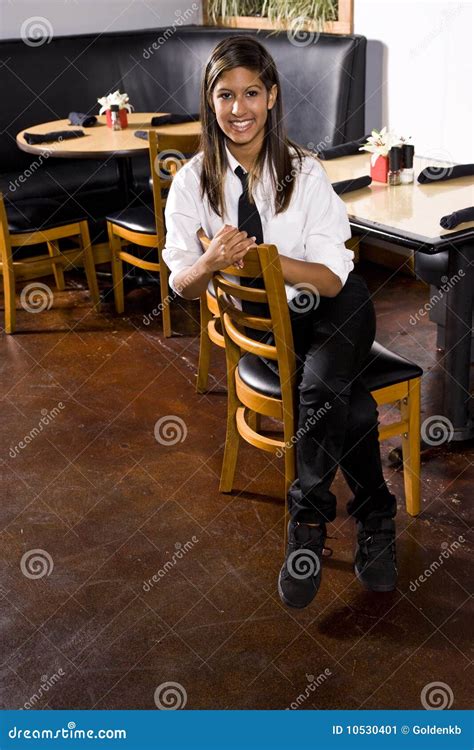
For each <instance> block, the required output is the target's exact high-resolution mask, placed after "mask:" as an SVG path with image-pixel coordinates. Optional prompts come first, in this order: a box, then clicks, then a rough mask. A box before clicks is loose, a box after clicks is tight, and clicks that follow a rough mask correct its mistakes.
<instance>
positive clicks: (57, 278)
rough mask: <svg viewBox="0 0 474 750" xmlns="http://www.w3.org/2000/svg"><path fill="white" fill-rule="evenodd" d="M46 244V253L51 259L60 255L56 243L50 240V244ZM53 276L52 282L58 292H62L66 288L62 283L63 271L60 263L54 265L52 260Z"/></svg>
mask: <svg viewBox="0 0 474 750" xmlns="http://www.w3.org/2000/svg"><path fill="white" fill-rule="evenodd" d="M46 244H47V245H48V252H49V254H50V256H51V258H55V257H58V256H59V255H61V253H60V250H59V247H58V245H57V242H56V241H54V240H51V242H47V243H46ZM53 274H54V282H55V284H56V287H57V288H58V289H59V291H60V292H63V291H64V289H65V288H66V284H65V282H64V269H63V267H62V265H61V264H60V263H55V262H54V260H53Z"/></svg>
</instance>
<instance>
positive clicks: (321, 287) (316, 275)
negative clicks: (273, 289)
mask: <svg viewBox="0 0 474 750" xmlns="http://www.w3.org/2000/svg"><path fill="white" fill-rule="evenodd" d="M280 261H281V270H282V272H283V278H284V279H285V282H286V283H287V284H291V285H292V286H295V284H297V285H298V288H300V289H301V288H304V286H303V285H304V284H305V283H306V284H308V289H309V290H310V291H314V289H315V288H316V289H317V290H318V292H319V294H320V295H321V296H322V297H335V296H336V295H337V294H339V292H340V291H341V289H342V281H341V279H340V278H339V276H337V274H335V273H334V272H333V271H331V269H329V268H328V267H327V266H325V265H323V264H322V263H312V262H311V261H306V260H295V259H294V258H288V257H287V256H286V255H280Z"/></svg>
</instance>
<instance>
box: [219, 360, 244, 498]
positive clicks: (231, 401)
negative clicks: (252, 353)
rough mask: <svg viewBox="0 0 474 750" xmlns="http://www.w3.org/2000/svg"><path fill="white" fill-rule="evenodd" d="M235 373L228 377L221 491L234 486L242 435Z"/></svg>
mask: <svg viewBox="0 0 474 750" xmlns="http://www.w3.org/2000/svg"><path fill="white" fill-rule="evenodd" d="M234 378H235V373H234V372H232V373H231V374H229V377H228V379H227V380H228V384H227V430H226V436H225V450H224V458H223V461H222V471H221V481H220V485H219V491H220V492H232V488H233V486H234V476H235V469H236V466H237V456H238V453H239V440H240V435H239V431H238V429H237V409H238V408H239V407H240V406H241V405H240V402H239V399H238V398H237V393H236V391H235V381H234Z"/></svg>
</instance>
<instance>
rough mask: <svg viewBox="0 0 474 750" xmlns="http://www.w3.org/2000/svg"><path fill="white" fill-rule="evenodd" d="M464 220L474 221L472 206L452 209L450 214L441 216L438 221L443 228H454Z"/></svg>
mask: <svg viewBox="0 0 474 750" xmlns="http://www.w3.org/2000/svg"><path fill="white" fill-rule="evenodd" d="M465 221H474V206H470V207H469V208H460V209H459V210H458V211H453V213H452V214H448V215H447V216H442V217H441V219H440V222H439V223H440V224H441V226H442V227H443V229H454V227H457V225H458V224H463V222H465Z"/></svg>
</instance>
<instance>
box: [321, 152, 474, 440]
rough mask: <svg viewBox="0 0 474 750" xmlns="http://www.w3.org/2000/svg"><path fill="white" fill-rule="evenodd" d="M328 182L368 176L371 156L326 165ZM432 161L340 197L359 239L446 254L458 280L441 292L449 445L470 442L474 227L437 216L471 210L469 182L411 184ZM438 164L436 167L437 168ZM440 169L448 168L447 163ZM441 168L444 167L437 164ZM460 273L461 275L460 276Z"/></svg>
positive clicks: (473, 199) (473, 196)
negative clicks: (404, 180)
mask: <svg viewBox="0 0 474 750" xmlns="http://www.w3.org/2000/svg"><path fill="white" fill-rule="evenodd" d="M323 163H324V168H325V169H326V172H327V174H328V176H329V179H330V180H331V182H335V181H338V180H347V179H353V178H355V177H361V176H363V175H368V174H370V154H366V153H361V154H356V155H355V156H344V157H342V158H339V159H334V160H330V161H325V162H323ZM433 163H434V162H433V161H432V160H431V161H430V160H426V159H420V158H417V157H416V158H415V163H414V172H415V181H414V183H413V184H411V185H396V186H389V185H386V184H384V183H380V182H372V184H371V185H369V187H366V188H362V189H360V190H356V191H354V192H352V193H347V194H346V195H342V200H343V201H344V203H345V204H346V207H347V213H348V215H349V221H350V224H351V227H352V229H353V231H354V233H355V234H357V235H358V236H359V237H361V238H379V239H383V240H387V241H389V242H391V243H394V244H397V245H401V246H404V247H409V248H411V249H413V250H414V251H415V252H416V253H426V254H428V255H434V254H436V253H440V252H441V251H443V250H447V251H448V272H447V276H448V279H451V278H453V277H454V276H456V278H457V279H459V280H457V281H456V282H455V284H453V286H450V288H449V290H448V292H447V293H446V349H445V351H446V365H445V368H444V369H445V383H444V400H443V410H444V416H446V417H447V418H448V419H449V421H450V422H451V424H452V426H453V438H452V439H453V440H467V439H469V438H472V437H474V420H473V417H472V414H471V413H470V408H472V398H471V395H470V391H469V375H470V362H471V334H472V295H473V288H474V271H473V261H474V222H473V221H471V222H466V223H463V224H460V225H459V226H458V227H456V228H455V229H451V230H449V229H443V228H442V227H441V226H440V223H439V221H440V219H441V217H442V216H446V215H447V214H450V213H452V212H453V211H456V210H459V209H461V208H467V207H468V206H473V205H474V185H473V178H472V177H459V178H456V179H454V180H446V181H442V180H438V181H436V182H431V183H428V184H425V185H420V184H419V183H418V182H417V181H416V177H417V175H418V174H419V173H420V172H421V170H422V169H424V168H425V167H427V166H429V165H430V164H433ZM436 165H437V166H439V165H440V163H439V162H437V163H436ZM444 165H445V166H446V167H447V168H449V166H452V165H449V164H447V163H444ZM441 166H443V164H441ZM460 271H462V272H463V273H462V275H459V273H460Z"/></svg>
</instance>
